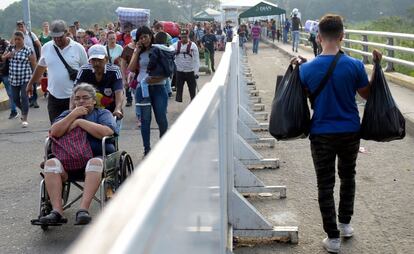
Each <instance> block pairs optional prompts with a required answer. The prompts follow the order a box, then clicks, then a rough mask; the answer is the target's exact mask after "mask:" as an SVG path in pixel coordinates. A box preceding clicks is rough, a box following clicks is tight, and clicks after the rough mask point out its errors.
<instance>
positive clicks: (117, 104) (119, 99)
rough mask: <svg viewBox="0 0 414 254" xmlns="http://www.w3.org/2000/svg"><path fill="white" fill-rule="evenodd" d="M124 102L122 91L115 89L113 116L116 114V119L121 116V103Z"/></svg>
mask: <svg viewBox="0 0 414 254" xmlns="http://www.w3.org/2000/svg"><path fill="white" fill-rule="evenodd" d="M123 102H124V91H122V90H118V91H115V110H114V113H113V114H114V116H116V117H117V118H118V119H121V118H122V116H123V115H122V103H123Z"/></svg>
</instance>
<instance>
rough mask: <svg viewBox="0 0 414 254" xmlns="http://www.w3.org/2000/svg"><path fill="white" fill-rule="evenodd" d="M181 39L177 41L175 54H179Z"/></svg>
mask: <svg viewBox="0 0 414 254" xmlns="http://www.w3.org/2000/svg"><path fill="white" fill-rule="evenodd" d="M180 51H181V41H178V42H177V51H176V52H175V54H176V55H178V54H180V53H181V52H180Z"/></svg>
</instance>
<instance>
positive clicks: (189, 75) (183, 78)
mask: <svg viewBox="0 0 414 254" xmlns="http://www.w3.org/2000/svg"><path fill="white" fill-rule="evenodd" d="M175 76H176V82H177V83H176V86H177V94H176V97H175V100H176V101H178V102H182V101H183V90H184V82H187V85H188V91H189V92H190V98H191V100H193V99H194V97H195V95H196V88H197V81H196V79H195V76H194V72H193V71H192V72H181V71H177V72H176V74H175Z"/></svg>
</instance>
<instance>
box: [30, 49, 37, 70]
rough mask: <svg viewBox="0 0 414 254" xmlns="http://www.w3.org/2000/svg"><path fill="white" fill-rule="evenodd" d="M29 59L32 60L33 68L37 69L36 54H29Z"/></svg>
mask: <svg viewBox="0 0 414 254" xmlns="http://www.w3.org/2000/svg"><path fill="white" fill-rule="evenodd" d="M29 61H30V65H31V66H32V69H33V70H34V69H36V65H37V62H36V56H35V54H34V53H33V54H31V55H30V56H29Z"/></svg>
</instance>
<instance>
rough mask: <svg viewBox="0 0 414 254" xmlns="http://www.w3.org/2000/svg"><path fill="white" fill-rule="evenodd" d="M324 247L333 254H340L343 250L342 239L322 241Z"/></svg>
mask: <svg viewBox="0 0 414 254" xmlns="http://www.w3.org/2000/svg"><path fill="white" fill-rule="evenodd" d="M322 245H323V247H324V248H325V249H326V250H327V251H328V252H331V253H338V252H339V249H340V248H341V239H340V238H328V237H327V238H325V239H323V240H322Z"/></svg>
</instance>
